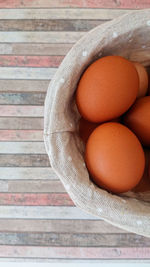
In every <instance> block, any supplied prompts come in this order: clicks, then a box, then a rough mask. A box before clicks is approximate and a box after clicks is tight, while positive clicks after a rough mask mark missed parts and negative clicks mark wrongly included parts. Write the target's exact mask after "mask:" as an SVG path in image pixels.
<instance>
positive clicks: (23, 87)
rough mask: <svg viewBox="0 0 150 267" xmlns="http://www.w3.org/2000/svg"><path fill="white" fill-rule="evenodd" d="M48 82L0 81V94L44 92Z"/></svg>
mask: <svg viewBox="0 0 150 267" xmlns="http://www.w3.org/2000/svg"><path fill="white" fill-rule="evenodd" d="M49 83H50V80H44V81H42V80H41V81H40V80H11V79H10V80H0V92H7V93H8V92H9V93H13V92H15V93H16V92H17V93H19V92H21V93H28V92H46V91H47V89H48V86H49Z"/></svg>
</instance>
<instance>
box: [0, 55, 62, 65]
mask: <svg viewBox="0 0 150 267" xmlns="http://www.w3.org/2000/svg"><path fill="white" fill-rule="evenodd" d="M63 58H64V57H63V56H7V55H5V56H4V55H0V66H1V67H44V68H46V67H49V68H50V67H58V66H59V65H60V63H61V62H62V60H63Z"/></svg>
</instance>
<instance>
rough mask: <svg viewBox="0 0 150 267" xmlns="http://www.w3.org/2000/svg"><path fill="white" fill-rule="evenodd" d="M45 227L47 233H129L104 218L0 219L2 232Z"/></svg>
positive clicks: (40, 230)
mask: <svg viewBox="0 0 150 267" xmlns="http://www.w3.org/2000/svg"><path fill="white" fill-rule="evenodd" d="M60 225H61V227H60ZM43 229H44V232H45V233H46V232H53V233H78V234H79V233H100V234H105V233H106V234H108V233H127V232H126V231H125V230H122V229H121V228H118V227H115V226H113V225H111V224H108V223H107V222H104V221H102V220H63V219H62V220H22V219H18V220H15V219H9V220H5V219H1V220H0V231H1V232H2V231H3V232H7V231H11V232H43Z"/></svg>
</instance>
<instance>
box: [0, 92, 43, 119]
mask: <svg viewBox="0 0 150 267" xmlns="http://www.w3.org/2000/svg"><path fill="white" fill-rule="evenodd" d="M0 98H1V94H0ZM16 98H17V97H16ZM16 98H15V97H13V100H16ZM22 99H23V100H24V98H23V97H22ZM3 104H4V102H3ZM0 114H1V117H43V116H44V107H43V106H23V105H22V106H19V105H17V106H13V105H11V106H9V105H0Z"/></svg>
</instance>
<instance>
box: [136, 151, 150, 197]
mask: <svg viewBox="0 0 150 267" xmlns="http://www.w3.org/2000/svg"><path fill="white" fill-rule="evenodd" d="M144 153H145V170H144V174H143V177H142V179H141V180H140V182H139V183H138V184H137V186H136V187H135V188H133V189H132V191H133V192H135V193H141V192H146V191H150V177H149V164H150V151H149V150H148V149H146V150H144Z"/></svg>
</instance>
